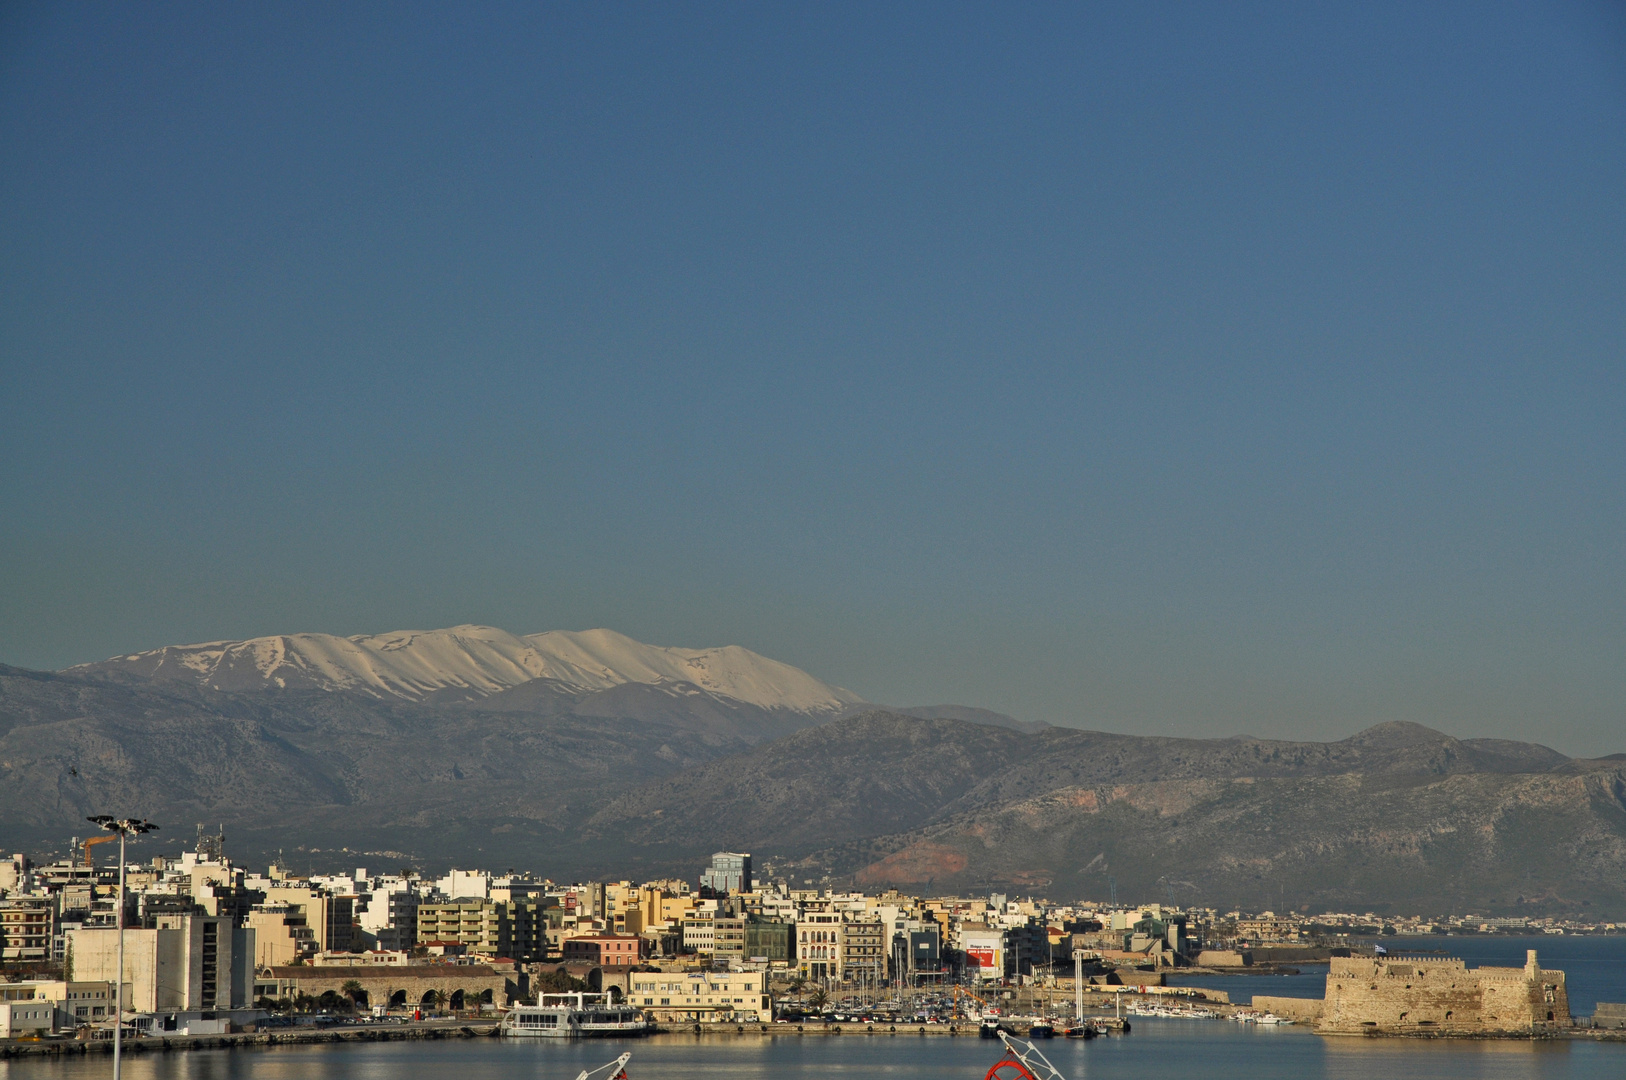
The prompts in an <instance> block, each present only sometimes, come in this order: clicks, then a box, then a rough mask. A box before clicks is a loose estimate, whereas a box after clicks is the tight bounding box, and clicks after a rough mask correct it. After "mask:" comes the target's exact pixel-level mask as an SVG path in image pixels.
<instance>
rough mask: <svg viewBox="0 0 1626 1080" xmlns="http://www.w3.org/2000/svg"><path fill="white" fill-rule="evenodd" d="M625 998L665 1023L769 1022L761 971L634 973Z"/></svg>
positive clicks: (770, 1006)
mask: <svg viewBox="0 0 1626 1080" xmlns="http://www.w3.org/2000/svg"><path fill="white" fill-rule="evenodd" d="M628 998H629V1004H632V1005H636V1006H638V1007H639V1008H640V1009H642V1010H644V1012H646V1013H648V1014H650V1015H651V1016H653V1017H654V1018H655V1019H656V1020H659V1021H665V1022H669V1023H671V1022H678V1023H685V1022H686V1023H714V1022H728V1023H737V1022H740V1021H748V1022H751V1023H762V1024H767V1023H771V1022H772V1021H773V999H772V998H771V997H770V996H769V995H768V973H767V972H765V971H746V972H730V973H726V974H725V973H722V972H688V973H678V972H671V971H651V972H635V973H633V975H632V990H631V992H630V993H629V995H628Z"/></svg>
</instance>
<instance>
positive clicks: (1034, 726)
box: [846, 705, 1050, 735]
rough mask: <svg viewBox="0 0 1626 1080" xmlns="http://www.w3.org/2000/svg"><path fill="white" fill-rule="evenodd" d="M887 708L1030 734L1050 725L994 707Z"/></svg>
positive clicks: (860, 707) (859, 709)
mask: <svg viewBox="0 0 1626 1080" xmlns="http://www.w3.org/2000/svg"><path fill="white" fill-rule="evenodd" d="M871 708H874V706H872V705H858V706H854V707H853V708H851V709H849V710H847V714H846V715H848V716H857V715H858V714H859V713H861V712H865V711H867V710H868V709H871ZM885 709H886V711H887V712H890V713H896V714H897V715H899V716H913V717H915V718H916V719H918V720H964V721H965V722H966V723H968V724H988V725H991V726H993V727H1003V728H1010V729H1011V730H1012V731H1025V732H1027V733H1028V734H1029V735H1031V734H1033V733H1034V732H1038V731H1043V730H1044V729H1045V728H1047V727H1049V726H1050V725H1049V724H1047V723H1045V722H1044V721H1042V720H1018V719H1017V718H1016V717H1014V716H1006V715H1005V714H1004V713H1000V712H994V711H993V710H992V709H976V708H972V707H971V706H970V705H910V706H907V707H904V708H896V707H893V706H890V705H888V706H885Z"/></svg>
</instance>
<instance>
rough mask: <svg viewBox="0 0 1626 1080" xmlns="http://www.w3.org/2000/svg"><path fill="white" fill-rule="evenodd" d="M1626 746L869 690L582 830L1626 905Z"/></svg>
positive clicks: (1117, 874) (871, 860) (862, 871)
mask: <svg viewBox="0 0 1626 1080" xmlns="http://www.w3.org/2000/svg"><path fill="white" fill-rule="evenodd" d="M1623 766H1626V762H1623V761H1619V760H1612V759H1604V760H1599V761H1574V760H1571V759H1569V758H1567V757H1565V756H1564V755H1563V754H1560V753H1558V752H1557V751H1555V750H1552V749H1550V748H1547V747H1543V746H1538V745H1534V744H1528V743H1514V742H1507V741H1504V740H1458V739H1454V738H1452V737H1451V736H1448V735H1444V734H1442V733H1440V732H1437V731H1432V730H1430V729H1428V728H1426V727H1422V726H1420V725H1417V724H1399V723H1397V724H1383V725H1380V726H1378V727H1375V728H1371V729H1368V730H1367V731H1364V732H1361V733H1360V734H1358V735H1355V736H1353V737H1351V738H1349V739H1344V740H1341V741H1339V742H1333V743H1306V742H1290V741H1285V740H1264V739H1253V738H1248V737H1238V738H1232V739H1173V738H1152V737H1141V736H1129V735H1114V734H1108V733H1105V732H1091V731H1078V730H1073V729H1067V728H1054V727H1053V728H1048V729H1046V730H1043V731H1041V732H1038V733H1035V734H1027V733H1021V732H1016V731H1002V730H1000V729H999V728H997V727H992V726H989V725H985V724H978V725H972V724H967V723H964V722H960V721H956V720H921V719H915V718H912V717H904V716H900V715H897V714H894V713H886V712H879V711H872V712H867V713H863V714H861V715H858V716H854V717H850V718H847V719H843V720H839V721H836V722H834V723H830V724H825V725H821V726H819V727H815V728H808V729H806V730H803V731H800V732H797V733H796V734H794V735H791V736H789V737H787V738H784V739H781V740H779V741H777V742H771V743H766V744H764V745H761V746H758V747H755V748H753V749H751V750H748V751H744V752H742V753H738V754H734V755H731V756H728V757H726V758H721V759H718V760H715V761H712V762H709V763H701V764H697V765H695V766H692V767H690V768H688V769H685V770H683V771H680V772H677V773H674V774H673V775H671V776H668V777H666V778H663V779H659V780H653V781H651V782H649V783H648V784H646V785H644V786H642V787H640V788H636V789H634V790H632V791H629V792H627V793H626V794H624V795H622V796H620V797H618V798H616V799H614V800H612V801H610V802H608V803H607V804H606V805H605V806H604V807H603V808H602V809H600V810H599V811H598V812H597V813H596V814H595V815H594V816H593V817H592V818H591V819H590V821H589V822H588V829H589V831H590V833H591V835H592V838H593V842H594V843H598V844H614V843H621V844H625V845H626V846H627V854H623V856H622V857H623V858H626V857H629V855H630V854H631V853H632V852H636V851H638V850H639V849H642V850H645V851H649V850H659V851H662V852H664V853H666V854H667V856H668V857H674V856H676V855H677V854H679V853H680V852H690V853H692V855H691V858H693V857H697V856H698V855H700V854H701V853H702V852H703V851H704V850H705V849H707V848H709V847H717V846H726V847H730V848H733V849H735V850H749V851H752V852H753V853H755V854H757V855H758V857H759V858H761V859H764V860H768V859H772V860H773V861H775V862H776V863H777V864H778V865H780V866H781V867H783V868H784V869H785V870H786V871H787V872H788V873H789V874H790V875H791V876H792V877H793V878H794V879H797V880H799V881H800V880H811V881H822V880H824V879H826V878H827V877H828V878H830V879H831V880H833V881H837V882H853V883H856V884H858V885H860V886H865V887H869V888H872V889H873V888H886V887H898V888H904V889H910V890H922V889H926V890H932V891H937V892H954V891H965V892H971V893H976V892H982V891H988V890H990V889H992V890H996V891H1002V892H1003V891H1019V892H1033V893H1036V894H1045V895H1050V896H1063V897H1081V896H1093V897H1097V898H1100V897H1105V896H1106V895H1107V893H1108V891H1109V886H1110V882H1109V879H1114V880H1115V881H1116V883H1117V886H1118V888H1119V892H1120V895H1122V896H1124V897H1126V898H1134V899H1136V900H1146V899H1152V898H1155V897H1159V896H1167V895H1169V894H1171V893H1172V895H1173V896H1174V899H1175V900H1176V901H1178V902H1180V903H1194V902H1195V903H1204V904H1213V905H1225V906H1230V905H1236V904H1242V905H1248V906H1251V907H1253V908H1256V909H1257V908H1267V907H1280V906H1283V905H1290V906H1293V907H1295V908H1297V907H1299V906H1301V905H1304V904H1309V905H1311V906H1312V907H1313V909H1314V910H1326V909H1327V908H1329V907H1333V908H1339V909H1343V908H1348V907H1355V908H1357V909H1359V910H1369V909H1372V908H1378V909H1380V910H1381V909H1384V908H1385V907H1387V908H1388V909H1390V910H1393V909H1395V908H1396V907H1402V908H1407V907H1409V908H1411V909H1413V910H1426V911H1435V912H1443V911H1450V910H1458V911H1465V910H1468V909H1470V908H1472V909H1475V910H1480V911H1485V910H1496V911H1501V912H1516V911H1527V912H1528V911H1548V910H1570V911H1581V912H1584V911H1587V910H1588V909H1591V910H1593V911H1595V912H1599V913H1603V912H1608V913H1611V914H1616V915H1618V914H1620V913H1623V912H1626V767H1623Z"/></svg>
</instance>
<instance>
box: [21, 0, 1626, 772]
mask: <svg viewBox="0 0 1626 1080" xmlns="http://www.w3.org/2000/svg"><path fill="white" fill-rule="evenodd" d="M0 139H3V141H4V146H5V147H6V150H5V161H6V165H5V166H4V167H3V168H0V462H3V463H4V466H5V467H4V469H3V472H0V553H3V557H0V662H5V663H11V664H17V665H22V666H28V667H41V668H54V667H60V666H65V665H67V664H70V663H75V662H79V661H84V660H91V659H99V658H101V657H104V656H108V655H112V654H114V653H120V652H126V651H133V650H136V649H142V648H150V647H155V646H158V645H162V644H168V643H175V642H181V641H194V640H208V639H214V638H223V637H249V636H254V635H259V634H268V633H286V632H294V631H301V630H319V631H327V632H333V633H346V634H350V633H369V632H379V631H384V630H390V629H399V628H411V627H418V628H424V627H433V626H443V625H450V624H454V623H460V622H480V623H489V624H492V625H497V626H502V627H505V628H507V629H510V630H514V631H516V632H535V631H539V630H544V629H554V628H569V629H582V628H587V627H591V626H609V627H613V628H615V629H618V630H621V631H623V632H625V633H628V634H631V635H633V636H634V637H637V638H640V639H642V640H646V641H651V642H654V643H658V644H675V645H710V644H724V643H737V644H741V645H745V646H747V647H750V648H753V649H756V650H758V651H760V652H763V653H766V654H768V655H771V656H775V657H777V658H780V659H784V660H787V661H789V662H791V663H795V664H797V665H799V666H802V667H805V668H807V669H808V670H810V671H812V672H814V673H815V674H817V675H819V676H821V677H823V678H826V679H829V680H831V681H834V682H838V683H841V684H843V685H846V686H848V687H850V688H852V689H854V690H856V691H858V692H860V693H862V694H864V695H865V696H867V697H869V698H870V699H871V700H876V701H882V702H889V703H897V704H922V703H929V702H939V701H954V702H962V703H967V704H974V705H981V706H987V707H991V708H996V709H1001V710H1003V711H1007V712H1010V713H1013V714H1015V715H1018V716H1022V717H1024V718H1029V719H1043V720H1048V721H1051V722H1054V723H1068V724H1077V725H1083V726H1090V727H1101V728H1106V729H1110V730H1120V731H1145V732H1158V733H1171V734H1172V733H1189V734H1199V735H1228V734H1234V733H1237V732H1244V731H1245V732H1250V733H1253V734H1259V735H1283V736H1295V737H1315V738H1327V737H1340V736H1342V735H1345V734H1349V733H1351V732H1353V731H1355V730H1358V729H1359V728H1361V727H1364V726H1366V725H1368V724H1371V723H1375V722H1379V721H1382V720H1392V719H1404V720H1415V721H1418V722H1421V723H1427V724H1431V725H1433V726H1437V727H1440V728H1442V729H1444V730H1447V731H1450V732H1452V733H1454V734H1459V735H1463V736H1470V735H1494V736H1503V737H1513V738H1531V739H1537V740H1540V741H1544V742H1547V743H1549V744H1552V745H1555V746H1557V747H1558V748H1560V749H1563V750H1566V751H1569V752H1572V753H1608V752H1615V751H1621V750H1626V739H1623V737H1622V732H1623V731H1626V573H1623V569H1626V550H1623V549H1626V513H1623V511H1626V423H1623V417H1626V197H1623V196H1626V16H1623V15H1622V13H1621V9H1620V8H1619V6H1618V5H1613V4H1607V3H1590V4H1589V3H1580V2H1571V3H1558V2H1554V3H1475V4H1428V5H1419V4H1392V5H1389V4H1376V3H1374V4H1348V5H1334V4H1280V5H1269V4H1266V5H1249V4H1211V5H1210V4H1173V5H1158V4H1146V5H1121V4H1101V5H1089V4H1065V5H1021V6H1018V5H977V6H950V5H939V4H933V5H919V6H912V5H902V4H899V5H889V6H878V5H864V6H858V5H851V6H849V5H834V4H832V5H818V6H815V7H809V8H806V9H801V10H795V9H791V8H789V7H788V6H766V7H765V6H762V5H739V6H728V5H720V4H717V5H704V6H693V7H685V6H677V5H663V6H658V7H657V6H650V7H637V6H632V5H621V6H613V7H612V6H610V5H578V6H568V7H560V6H542V5H500V6H499V5H485V6H478V7H473V6H470V5H446V6H411V5H399V4H389V5H377V6H368V5H360V4H357V5H297V4H287V5H277V6H273V7H254V6H247V5H240V6H235V7H226V8H222V7H220V6H218V5H197V6H188V5H166V6H157V5H144V6H131V5H92V4H87V5H71V6H62V5H45V4H36V5H28V4H14V5H8V6H6V7H5V8H3V9H0Z"/></svg>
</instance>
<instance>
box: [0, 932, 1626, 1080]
mask: <svg viewBox="0 0 1626 1080" xmlns="http://www.w3.org/2000/svg"><path fill="white" fill-rule="evenodd" d="M1382 944H1383V945H1384V946H1385V947H1386V948H1388V949H1389V951H1390V953H1392V954H1395V955H1403V954H1407V953H1420V952H1436V951H1437V952H1443V953H1446V954H1448V955H1451V956H1458V957H1461V958H1462V959H1464V960H1466V961H1467V962H1468V964H1469V966H1471V967H1477V966H1479V965H1481V964H1491V965H1506V966H1515V967H1522V966H1523V965H1524V954H1525V950H1526V949H1536V950H1538V951H1539V954H1540V958H1541V962H1542V964H1543V966H1545V967H1552V968H1557V969H1559V970H1562V971H1564V972H1565V973H1566V980H1567V982H1568V985H1569V994H1570V1003H1571V1009H1572V1010H1573V1011H1574V1012H1575V1013H1576V1015H1580V1016H1585V1015H1588V1014H1590V1013H1591V1011H1592V1009H1593V1007H1594V1006H1595V1005H1596V1003H1597V1002H1599V1001H1623V1002H1626V937H1571V936H1557V935H1551V936H1543V937H1539V938H1505V937H1469V936H1463V937H1407V938H1385V939H1383V940H1382ZM1199 981H1200V982H1201V983H1202V984H1203V985H1212V986H1215V987H1217V988H1219V989H1222V990H1227V991H1229V992H1230V994H1231V997H1232V999H1233V1000H1246V999H1247V998H1248V997H1251V996H1252V995H1253V994H1256V993H1257V994H1277V995H1283V996H1286V995H1288V994H1289V993H1296V994H1298V995H1299V996H1306V997H1320V996H1321V994H1322V992H1323V987H1324V985H1325V981H1326V971H1325V968H1324V967H1323V968H1321V969H1319V971H1313V972H1312V971H1309V970H1307V971H1306V972H1305V973H1304V974H1301V975H1297V976H1287V977H1282V976H1275V977H1267V976H1237V977H1226V976H1216V977H1203V978H1200V980H1199ZM1133 1029H1134V1030H1133V1031H1132V1033H1131V1034H1129V1035H1127V1036H1110V1037H1104V1038H1099V1039H1091V1040H1089V1041H1087V1042H1085V1041H1081V1040H1073V1039H1052V1040H1048V1041H1044V1042H1041V1043H1039V1044H1038V1045H1039V1046H1040V1048H1041V1050H1042V1051H1043V1052H1044V1053H1045V1054H1046V1055H1047V1056H1048V1057H1049V1058H1050V1060H1051V1061H1052V1062H1053V1063H1054V1064H1055V1065H1056V1067H1057V1068H1058V1069H1059V1070H1060V1071H1061V1073H1062V1074H1063V1075H1064V1076H1065V1077H1067V1080H1117V1078H1122V1080H1148V1078H1165V1077H1166V1078H1170V1080H1183V1078H1187V1077H1189V1078H1191V1080H1299V1078H1305V1080H1367V1078H1370V1080H1413V1078H1416V1080H1500V1078H1504V1077H1505V1078H1508V1080H1512V1078H1515V1077H1517V1078H1524V1077H1531V1078H1536V1080H1603V1078H1608V1080H1622V1078H1626V1043H1595V1042H1592V1041H1589V1040H1579V1039H1577V1040H1569V1039H1556V1040H1550V1041H1541V1042H1531V1041H1528V1040H1525V1041H1517V1040H1500V1039H1488V1040H1471V1039H1465V1040H1417V1039H1367V1038H1325V1037H1322V1036H1318V1035H1315V1034H1313V1033H1311V1032H1310V1031H1308V1030H1306V1029H1305V1028H1303V1027H1298V1026H1293V1027H1277V1028H1270V1027H1257V1026H1254V1025H1251V1024H1237V1023H1232V1022H1230V1021H1224V1020H1173V1019H1169V1020H1165V1019H1156V1018H1141V1017H1136V1018H1134V1021H1133ZM774 1031H775V1033H774V1034H773V1035H771V1036H768V1037H762V1036H755V1035H751V1036H733V1037H731V1036H726V1035H721V1036H719V1035H701V1036H687V1035H684V1036H661V1037H659V1038H655V1039H649V1040H641V1041H639V1040H631V1041H616V1042H610V1041H596V1040H595V1041H586V1042H563V1041H561V1042H554V1041H550V1040H545V1039H541V1040H527V1041H523V1042H505V1041H499V1040H496V1039H487V1038H482V1039H466V1040H465V1039H452V1040H444V1041H441V1040H435V1041H414V1042H390V1043H340V1044H331V1043H330V1044H324V1045H318V1046H274V1047H245V1048H241V1049H234V1050H195V1051H170V1052H168V1053H162V1052H152V1051H147V1052H143V1053H138V1054H129V1055H127V1056H126V1058H125V1065H124V1075H125V1076H126V1077H127V1078H128V1080H305V1078H310V1080H340V1078H344V1080H352V1078H354V1080H443V1078H451V1080H487V1078H489V1080H574V1077H575V1076H576V1074H577V1073H579V1072H581V1071H582V1070H584V1069H591V1068H594V1067H596V1066H598V1065H602V1064H604V1063H605V1062H607V1061H610V1060H611V1059H613V1058H614V1057H615V1056H616V1055H617V1054H620V1053H621V1052H622V1051H623V1050H631V1051H632V1054H633V1058H632V1064H631V1065H630V1066H629V1067H628V1074H629V1077H630V1080H817V1078H823V1077H830V1076H839V1077H843V1078H851V1080H862V1078H865V1077H878V1078H885V1080H983V1076H984V1075H985V1074H986V1073H987V1071H988V1068H989V1066H991V1065H993V1064H994V1062H995V1061H996V1060H997V1059H998V1057H999V1055H1000V1048H999V1046H998V1044H996V1043H994V1042H992V1041H989V1040H984V1039H978V1038H975V1037H969V1036H960V1037H957V1038H949V1037H947V1036H943V1035H931V1036H926V1037H922V1036H920V1035H910V1034H906V1033H904V1032H902V1031H900V1032H899V1033H898V1034H896V1035H890V1034H875V1035H859V1034H848V1035H840V1036H832V1035H797V1034H795V1033H794V1032H793V1031H790V1030H788V1029H786V1028H785V1026H784V1025H774ZM111 1072H112V1060H111V1058H110V1057H109V1056H107V1055H100V1054H98V1055H93V1056H86V1057H74V1058H71V1059H61V1058H57V1059H53V1058H19V1059H16V1060H12V1061H9V1062H8V1061H0V1080H91V1078H92V1077H105V1076H108V1075H110V1074H111Z"/></svg>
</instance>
